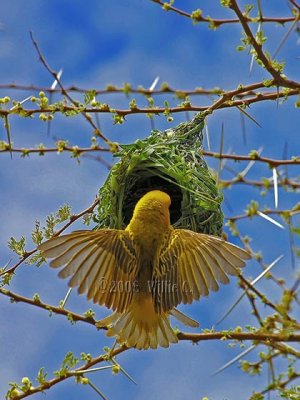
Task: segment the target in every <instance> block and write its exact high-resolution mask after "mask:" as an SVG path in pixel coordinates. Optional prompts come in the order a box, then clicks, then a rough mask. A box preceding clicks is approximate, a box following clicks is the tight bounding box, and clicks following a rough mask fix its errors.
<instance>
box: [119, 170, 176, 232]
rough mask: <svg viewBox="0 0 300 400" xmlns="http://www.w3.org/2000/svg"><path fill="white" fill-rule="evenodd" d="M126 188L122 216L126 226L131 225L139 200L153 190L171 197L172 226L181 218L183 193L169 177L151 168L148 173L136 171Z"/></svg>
mask: <svg viewBox="0 0 300 400" xmlns="http://www.w3.org/2000/svg"><path fill="white" fill-rule="evenodd" d="M158 174H159V176H158ZM164 177H165V178H164ZM124 187H125V188H126V191H125V193H124V199H123V209H122V214H123V222H124V223H125V225H128V224H129V222H130V220H131V217H132V214H133V210H134V207H135V205H136V203H137V202H138V200H139V199H140V198H141V197H142V196H143V195H144V194H146V193H147V192H150V191H151V190H161V191H163V192H165V193H167V194H168V195H169V196H170V197H171V207H170V219H171V224H172V225H174V224H175V222H177V221H178V220H179V219H180V218H181V215H182V213H181V202H182V197H183V196H182V191H181V189H180V187H179V186H178V185H177V184H176V183H175V181H174V179H172V178H171V177H170V176H169V175H165V174H163V173H162V172H161V171H159V170H157V169H155V168H152V169H151V168H149V169H148V170H147V172H146V171H145V170H143V169H136V170H134V171H132V173H131V175H130V176H129V177H128V178H127V180H126V181H125V183H124Z"/></svg>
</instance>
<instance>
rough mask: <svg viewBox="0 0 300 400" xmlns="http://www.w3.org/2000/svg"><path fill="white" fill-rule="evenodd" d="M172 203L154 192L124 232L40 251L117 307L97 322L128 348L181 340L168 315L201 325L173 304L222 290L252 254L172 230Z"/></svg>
mask: <svg viewBox="0 0 300 400" xmlns="http://www.w3.org/2000/svg"><path fill="white" fill-rule="evenodd" d="M170 204H171V199H170V196H169V195H168V194H166V193H164V192H161V191H159V190H153V191H150V192H148V193H146V194H145V195H144V196H143V197H142V198H141V199H140V200H139V201H138V202H137V204H136V206H135V209H134V212H133V216H132V219H131V221H130V223H129V225H128V226H127V227H126V229H125V230H116V229H102V230H98V231H76V232H73V233H71V234H67V235H63V236H61V237H55V238H52V239H50V240H48V241H46V242H45V243H42V244H41V245H40V246H39V250H40V251H41V253H42V255H43V256H44V257H46V258H52V259H53V260H52V261H51V263H50V265H51V267H53V268H58V267H63V268H62V269H61V271H60V272H59V276H60V277H62V278H66V277H71V279H70V281H69V286H71V287H78V293H80V294H82V293H86V295H87V298H88V299H89V300H93V301H94V303H98V304H100V305H102V304H104V305H106V307H108V308H111V309H112V310H114V312H113V314H111V315H110V316H108V317H106V318H104V319H103V320H101V321H99V322H98V323H97V324H96V325H97V327H104V326H107V327H108V330H107V335H108V336H117V340H118V342H120V343H125V344H126V345H127V346H129V347H136V348H137V349H148V348H149V347H150V348H152V349H155V348H157V347H158V346H162V347H168V346H169V344H170V343H176V342H177V341H178V338H177V336H176V335H175V333H174V331H173V329H172V327H171V325H170V322H169V316H170V315H172V316H174V317H175V318H177V319H178V320H179V321H180V322H182V323H183V324H185V325H188V326H192V327H197V326H199V324H198V322H197V321H194V320H192V319H191V318H189V317H187V316H186V315H184V314H182V313H181V312H179V311H178V310H176V308H175V307H176V306H177V305H178V304H180V303H185V304H186V303H191V302H192V301H194V300H197V299H199V298H200V297H201V296H207V295H208V294H209V291H210V290H215V291H216V290H218V289H219V285H218V282H220V283H228V276H227V274H230V275H238V274H239V268H240V267H243V266H244V265H245V261H244V260H245V259H248V258H249V257H250V256H249V254H248V253H247V252H245V250H243V249H241V248H239V247H237V246H235V245H233V244H231V243H228V242H225V241H224V240H222V239H220V238H218V237H214V236H209V235H205V234H200V233H196V232H192V231H189V230H186V229H174V228H173V227H172V226H171V225H170V213H169V207H170Z"/></svg>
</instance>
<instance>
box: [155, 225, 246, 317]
mask: <svg viewBox="0 0 300 400" xmlns="http://www.w3.org/2000/svg"><path fill="white" fill-rule="evenodd" d="M248 258H250V255H249V254H248V253H247V252H246V251H245V250H243V249H241V248H240V247H237V246H235V245H233V244H231V243H228V242H226V241H224V240H222V239H221V238H219V237H216V236H211V235H205V234H200V233H196V232H192V231H189V230H186V229H173V230H172V231H171V232H170V235H169V237H167V238H166V240H165V242H164V245H163V246H162V249H161V254H160V259H159V262H158V264H157V265H156V268H155V269H154V272H153V281H152V296H153V299H154V303H155V308H156V310H157V311H160V312H161V311H168V310H172V309H173V308H174V307H176V306H177V305H178V304H180V303H184V304H186V303H192V301H193V300H198V299H199V298H200V297H201V296H207V295H208V294H209V292H210V291H211V290H213V291H217V290H218V289H219V285H218V282H220V283H228V281H229V279H228V276H227V275H238V274H239V268H240V267H243V266H244V265H245V261H244V259H248Z"/></svg>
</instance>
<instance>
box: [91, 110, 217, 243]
mask: <svg viewBox="0 0 300 400" xmlns="http://www.w3.org/2000/svg"><path fill="white" fill-rule="evenodd" d="M203 127H204V116H203V115H202V114H197V115H196V116H195V117H194V118H193V119H192V120H191V121H190V122H185V123H181V124H180V125H178V126H177V127H175V128H172V129H168V130H166V131H158V130H154V131H152V132H151V134H150V135H149V136H148V137H146V138H145V139H143V140H137V141H136V142H135V143H133V144H126V145H121V146H120V148H121V151H120V152H119V153H118V154H117V155H116V156H118V157H120V160H119V161H118V162H117V163H116V164H115V165H114V167H113V168H112V169H111V171H110V173H109V175H108V177H107V179H106V182H105V183H104V185H103V186H102V188H101V189H100V191H99V198H100V203H99V207H98V210H97V212H96V215H94V218H95V220H96V222H97V224H98V225H97V228H105V227H106V228H116V229H121V228H124V227H125V226H126V225H127V224H128V223H129V221H130V219H131V217H132V213H133V209H134V206H135V204H136V203H137V201H138V200H139V199H140V198H141V197H142V196H143V195H144V194H145V193H146V192H148V191H150V190H154V189H159V190H162V191H165V192H166V193H168V194H169V195H170V197H171V201H172V204H171V208H170V215H171V223H172V225H173V226H175V227H176V228H187V229H191V230H193V231H195V232H202V233H208V234H212V235H219V236H220V235H221V234H222V226H223V213H222V211H221V202H222V200H223V196H222V194H221V193H220V192H219V191H218V189H217V186H216V182H215V180H214V179H213V177H212V175H211V174H210V172H209V170H208V168H207V165H206V163H205V161H204V159H203V157H202V155H201V146H202V139H203V135H202V130H203Z"/></svg>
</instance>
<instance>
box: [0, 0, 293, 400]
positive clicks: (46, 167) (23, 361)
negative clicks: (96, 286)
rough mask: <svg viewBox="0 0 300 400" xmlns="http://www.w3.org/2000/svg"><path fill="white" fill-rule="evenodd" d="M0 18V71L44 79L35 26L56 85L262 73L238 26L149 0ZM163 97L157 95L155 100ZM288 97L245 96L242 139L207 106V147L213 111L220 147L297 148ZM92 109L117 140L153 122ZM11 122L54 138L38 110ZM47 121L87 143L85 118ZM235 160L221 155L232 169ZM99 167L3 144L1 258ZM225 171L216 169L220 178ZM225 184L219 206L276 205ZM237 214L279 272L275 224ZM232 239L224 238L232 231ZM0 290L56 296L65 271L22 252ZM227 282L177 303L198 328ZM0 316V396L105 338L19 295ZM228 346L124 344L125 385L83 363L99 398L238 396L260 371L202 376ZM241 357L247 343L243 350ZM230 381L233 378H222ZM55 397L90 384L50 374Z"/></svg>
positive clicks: (121, 101) (50, 7)
mask: <svg viewBox="0 0 300 400" xmlns="http://www.w3.org/2000/svg"><path fill="white" fill-rule="evenodd" d="M176 5H177V6H178V7H183V6H184V8H185V9H186V10H188V11H191V10H193V9H195V8H198V7H199V4H198V2H197V1H193V0H188V1H177V2H176ZM201 7H202V8H203V10H204V11H205V13H206V14H209V15H211V16H215V17H219V16H221V15H225V16H231V13H230V11H227V10H226V12H225V14H224V10H223V9H222V8H221V7H220V6H219V2H217V1H213V2H211V1H203V2H201ZM262 7H263V10H265V14H266V15H267V14H268V15H280V14H283V15H288V14H289V9H288V6H287V2H286V1H283V0H282V1H281V0H273V1H272V2H271V5H270V2H268V1H262ZM221 13H223V14H221ZM0 23H1V24H2V30H1V31H0V49H1V51H0V83H1V84H4V83H18V84H37V85H43V86H49V85H51V83H52V78H51V76H50V75H49V73H48V72H47V71H46V70H45V69H44V67H43V66H42V65H41V63H40V62H39V60H38V56H37V54H36V51H35V49H34V47H33V44H32V42H31V40H30V37H29V31H32V32H33V33H34V35H35V38H36V39H37V41H38V42H39V45H40V47H41V49H42V51H43V54H44V55H45V57H46V59H47V61H48V62H49V63H50V64H51V66H52V67H53V68H54V69H56V70H59V69H60V68H63V70H64V72H63V76H62V81H63V83H64V85H66V86H68V85H71V84H74V85H77V86H82V87H86V88H103V87H105V86H106V85H107V84H110V83H111V84H115V85H122V84H123V83H125V82H130V83H131V84H132V86H138V85H143V86H144V87H149V86H150V85H151V83H152V82H153V80H154V79H155V77H157V76H159V77H160V83H161V82H164V81H167V82H168V83H169V84H170V86H172V87H176V88H178V89H180V88H182V89H192V88H194V87H196V86H203V87H205V88H211V87H215V86H219V87H222V88H224V89H233V88H235V87H237V86H238V84H239V83H241V82H242V83H243V84H247V83H251V82H257V81H259V80H261V79H264V78H267V77H268V75H266V74H265V73H264V72H262V71H261V70H259V69H258V67H256V66H254V69H253V71H252V73H251V74H249V63H250V58H249V56H248V55H247V54H246V53H237V52H236V51H235V47H236V45H238V44H239V41H240V37H241V32H240V27H239V26H238V25H234V26H228V27H222V28H220V29H218V30H217V31H212V30H208V29H207V28H206V27H205V26H204V25H201V24H200V25H197V26H193V25H192V23H191V22H190V21H189V20H188V19H185V18H182V17H179V16H178V15H175V14H172V13H166V12H163V11H162V10H161V9H160V7H159V6H157V5H155V4H153V3H151V2H150V1H146V0H127V1H125V0H114V1H111V0H102V1H98V0H89V1H87V2H86V3H85V4H83V3H82V2H81V1H79V0H75V1H67V0H60V1H58V0H52V1H51V2H44V1H42V0H27V1H26V3H22V5H21V3H20V2H19V1H17V0H10V1H3V4H2V5H1V16H0ZM288 27H289V25H287V26H286V28H283V27H277V28H275V29H273V30H272V35H271V37H270V40H269V42H268V43H267V46H268V48H269V50H270V52H271V53H273V52H274V51H275V50H276V48H277V46H278V43H279V42H280V40H281V38H282V37H283V36H284V33H285V32H286V29H287V28H288ZM270 28H271V27H270V26H267V27H266V29H265V30H266V33H269V32H271V29H270ZM297 39H298V37H297V36H296V35H291V36H290V37H289V39H288V40H287V42H286V44H285V46H284V47H283V49H282V50H281V52H280V53H279V58H280V59H281V58H285V59H286V60H287V67H286V73H287V74H288V75H289V77H290V78H291V79H297V73H298V71H299V57H298V58H297V56H298V55H299V47H298V48H297V47H296V45H297V44H296V43H297ZM297 50H298V52H297ZM7 93H8V91H7V90H5V91H4V90H1V92H0V96H1V97H2V96H4V95H6V94H7ZM9 94H10V95H11V96H12V97H13V98H14V99H18V100H22V99H23V98H25V97H26V96H27V95H28V94H27V93H26V92H22V91H11V92H9ZM29 94H32V93H29ZM100 100H101V101H109V102H111V104H112V105H115V106H116V107H117V106H120V107H121V106H127V105H128V99H126V98H125V97H124V98H123V97H122V96H110V97H104V96H103V97H102V98H101V99H100ZM137 100H138V101H139V102H140V103H139V104H140V105H145V104H146V102H145V99H143V98H137ZM163 100H164V98H161V99H160V100H158V102H159V101H161V102H162V101H163ZM169 100H170V103H172V102H175V103H176V101H174V100H173V99H172V97H169ZM294 100H295V99H294ZM294 100H288V101H286V102H285V103H283V104H282V105H279V106H278V107H277V105H276V104H275V103H273V102H270V103H264V104H256V105H253V106H252V107H251V109H250V112H251V114H252V115H253V116H254V117H255V118H256V120H257V121H258V122H259V123H260V125H261V126H262V127H261V128H258V127H257V126H256V125H255V124H253V123H252V122H251V121H249V120H246V132H247V144H246V145H245V144H244V142H243V139H242V132H241V124H240V115H239V113H238V112H237V111H236V110H223V111H219V112H217V113H215V114H214V115H213V116H211V117H210V118H209V119H208V126H209V132H210V141H211V147H212V149H214V150H217V149H218V148H219V141H220V132H221V125H222V123H223V124H224V137H225V140H224V143H225V144H224V149H225V150H226V151H233V152H236V153H238V154H248V152H249V151H250V150H251V149H258V148H260V147H261V146H263V155H265V156H270V157H274V158H281V157H282V152H283V147H284V145H285V143H288V155H287V156H288V157H291V156H293V155H297V151H299V111H297V110H296V109H295V107H294ZM194 102H195V103H196V104H200V105H208V104H210V102H211V100H210V99H209V98H200V97H199V98H198V99H195V100H194ZM184 119H185V115H184V114H182V115H176V116H175V118H174V122H173V123H172V124H169V123H167V122H166V121H165V119H164V118H163V117H156V118H155V127H156V128H158V129H165V128H167V127H171V126H175V125H176V124H177V123H179V122H181V121H183V120H184ZM100 122H101V129H102V130H103V132H104V133H105V134H106V136H108V137H109V138H111V140H113V141H118V142H120V143H127V142H132V141H133V140H135V139H137V138H141V137H145V136H146V135H148V134H149V133H150V129H151V128H150V123H149V120H148V119H147V118H146V117H145V116H128V117H127V122H126V123H125V124H124V125H122V126H120V125H113V121H112V118H111V116H101V118H100ZM11 125H12V126H11V129H12V140H13V142H14V144H15V145H16V146H18V147H22V146H25V145H29V144H30V145H32V146H34V145H36V144H38V143H40V142H43V143H44V144H46V145H51V143H53V140H52V138H51V137H50V138H49V137H47V133H46V132H47V127H46V125H45V124H42V123H41V122H40V121H39V120H38V118H35V119H34V120H29V121H28V120H21V119H18V118H13V119H12V120H11ZM51 133H52V135H53V136H55V137H66V138H68V140H70V142H71V143H72V144H78V145H82V146H85V145H89V144H90V127H89V126H88V125H87V124H86V122H85V121H84V120H83V119H82V118H74V119H71V118H70V119H66V118H64V119H62V118H56V119H55V121H54V123H53V124H52V130H51ZM5 138H6V136H5V131H4V129H3V128H1V129H0V139H1V140H2V139H4V140H5ZM204 145H206V143H204ZM207 162H208V164H209V166H210V167H216V165H217V163H216V162H215V161H213V160H211V159H208V160H207ZM228 165H231V164H230V163H228ZM246 165H247V164H241V165H236V164H235V165H232V166H233V167H234V168H235V169H236V170H242V169H243V168H244V167H245V166H246ZM106 174H107V170H106V169H105V168H104V167H103V166H102V165H101V164H99V163H97V162H95V161H92V160H88V159H82V161H81V163H80V165H77V163H76V161H75V160H74V159H71V158H70V157H69V155H68V154H63V155H60V156H57V155H56V154H54V155H47V156H45V157H37V156H35V155H32V156H30V158H26V159H21V158H19V157H18V156H17V155H14V157H13V160H12V161H11V160H10V157H9V155H8V154H4V155H3V154H2V155H1V156H0V187H1V196H0V205H1V207H0V221H1V229H0V245H1V253H0V265H4V264H5V263H6V262H7V261H8V260H9V259H10V258H12V257H14V256H13V255H12V254H11V252H10V251H9V249H8V248H7V246H6V243H7V240H8V239H9V238H10V237H11V236H16V237H20V236H21V235H26V236H27V237H28V238H30V232H31V230H32V229H33V227H34V223H35V220H36V219H39V220H41V221H42V222H44V221H45V218H46V216H47V215H48V214H49V213H51V212H55V211H56V210H57V209H58V207H59V206H60V205H61V204H63V203H68V204H70V205H71V206H72V209H73V211H74V212H79V211H81V210H82V209H84V208H85V207H87V206H88V205H90V204H91V203H92V201H93V199H94V198H95V195H96V193H97V191H98V189H99V187H100V186H101V185H102V183H103V181H104V179H105V177H106ZM297 175H298V176H299V168H298V167H291V168H290V176H297ZM230 176H231V175H230V174H229V173H228V172H225V174H224V178H228V177H230ZM261 176H266V177H270V176H271V171H270V170H269V169H268V167H267V166H265V165H262V164H257V165H255V166H254V167H253V168H252V169H251V171H250V172H249V175H248V177H249V178H252V179H257V178H258V179H259V178H260V177H261ZM225 195H226V199H227V200H228V201H229V203H230V205H231V207H232V209H233V211H232V210H229V209H228V208H227V207H226V205H224V213H225V215H227V216H229V215H233V214H239V213H241V212H243V210H244V209H245V207H246V205H247V204H248V203H249V201H250V199H252V198H254V199H257V200H259V202H260V204H261V205H262V206H266V207H268V208H274V199H273V195H272V193H269V194H267V195H266V196H265V197H260V196H259V191H258V190H253V189H249V188H247V187H245V186H236V187H234V188H232V189H231V190H230V191H227V192H226V194H225ZM296 201H297V194H292V193H291V194H287V193H285V192H283V191H280V193H279V206H280V208H287V207H290V206H291V205H293V204H295V203H296ZM295 222H296V219H295ZM298 223H299V218H298ZM78 226H79V224H77V227H78ZM239 226H240V228H241V232H242V233H243V234H246V233H248V234H249V235H251V236H252V237H253V241H252V245H253V248H254V249H255V250H257V251H258V250H262V251H263V253H264V255H265V260H266V262H271V261H273V260H274V259H275V258H276V257H278V256H279V255H280V254H284V255H285V258H284V259H283V261H281V262H280V263H279V264H278V266H276V267H275V268H277V270H276V271H277V274H278V276H282V275H284V276H286V277H287V279H290V278H291V277H292V276H293V274H294V271H293V270H292V268H291V262H290V257H289V247H288V244H289V242H288V232H287V230H280V229H278V228H276V227H274V226H273V225H271V224H269V223H268V222H266V221H264V220H259V219H258V218H256V219H253V220H252V221H251V222H247V223H245V222H241V223H240V225H239ZM230 239H231V240H233V241H236V239H235V238H230ZM29 242H30V239H29ZM236 243H238V242H237V241H236ZM274 243H276V246H274ZM29 247H30V245H29ZM13 260H15V259H13ZM246 271H247V272H246V275H247V276H256V275H257V274H258V273H259V268H258V267H257V265H256V264H255V262H252V263H249V264H248V267H247V270H246ZM260 287H261V288H263V290H265V291H266V293H268V294H270V295H271V294H272V296H273V298H275V299H276V296H278V293H277V292H276V289H275V287H274V286H272V285H271V283H270V282H269V281H267V282H263V283H261V284H260ZM11 289H12V290H13V291H16V292H18V293H22V294H23V295H25V296H30V297H31V296H33V294H34V293H37V292H38V293H39V294H40V296H41V298H42V300H44V301H47V302H49V303H51V304H57V303H58V302H59V300H60V299H62V298H63V297H64V296H65V293H66V290H67V285H66V282H65V281H60V280H58V278H57V276H56V273H55V271H53V270H50V269H49V268H48V267H47V265H44V266H43V267H42V268H40V269H37V268H35V267H33V266H25V265H24V266H22V267H21V268H20V269H19V270H18V272H17V275H16V277H15V278H14V280H13V283H12V285H11ZM239 293H240V292H239V289H237V288H236V284H235V282H232V284H230V285H228V286H226V287H222V290H221V291H220V292H219V293H215V294H213V295H211V296H210V297H209V298H205V299H203V300H202V301H201V302H200V303H196V304H193V305H192V306H190V307H185V308H184V310H185V311H186V312H187V313H188V314H189V315H191V316H192V317H194V318H197V319H198V320H199V321H200V323H201V327H202V328H210V327H211V326H212V325H213V324H214V323H215V322H216V321H217V320H218V318H219V317H220V316H221V315H222V313H223V312H224V311H225V310H226V309H227V308H228V307H229V306H230V305H231V304H232V302H233V301H234V300H235V299H236V298H237V297H238V295H239ZM68 307H69V308H70V309H72V310H74V311H77V312H84V311H85V310H87V309H88V308H90V307H91V304H89V303H87V302H86V300H85V299H84V298H83V297H78V296H77V295H76V294H75V293H72V295H71V298H70V300H69V303H68ZM92 308H93V309H94V310H95V311H96V313H97V317H99V318H100V317H102V316H104V315H107V312H106V310H104V309H100V308H99V307H92ZM249 310H250V309H249V306H248V304H247V303H246V302H245V301H243V302H242V303H241V304H240V305H239V306H238V308H237V309H236V310H235V311H234V312H233V313H232V315H231V316H230V317H229V318H228V319H227V320H226V321H225V322H224V323H223V325H222V327H223V328H224V329H226V328H229V327H233V326H235V325H246V324H249V323H250V324H251V323H254V319H251V318H252V317H251V316H250V317H249ZM0 326H1V328H0V343H1V344H2V345H1V347H0V354H1V360H2V362H1V365H0V396H1V395H2V396H3V395H4V393H5V392H6V390H7V383H8V382H9V381H15V380H16V381H20V379H21V378H22V377H23V376H29V377H30V378H31V379H34V377H35V376H36V374H37V371H38V369H39V368H40V367H42V366H44V367H45V369H46V371H48V374H49V376H51V372H52V371H53V370H55V369H58V368H59V364H60V362H61V360H62V359H63V358H64V355H65V354H66V352H68V351H73V352H74V353H75V354H77V355H78V354H80V352H82V351H84V352H90V353H92V355H94V356H96V355H97V354H99V353H101V352H102V348H103V346H105V345H108V344H111V343H112V342H111V341H110V340H109V339H107V338H105V336H104V335H103V333H102V332H97V331H96V330H95V329H94V328H93V327H91V326H86V325H84V324H80V323H78V324H77V325H76V326H71V325H70V324H69V323H68V322H67V321H66V320H65V319H64V318H62V317H59V316H53V317H52V318H51V319H50V318H49V317H48V315H47V313H45V312H44V311H43V310H38V309H32V308H31V307H29V306H26V305H23V304H13V305H11V304H10V302H9V300H8V299H6V298H3V297H1V299H0ZM239 351H240V349H239V348H234V349H229V348H228V346H227V345H226V344H225V343H223V342H222V343H216V342H211V343H210V342H207V343H201V344H200V345H198V346H192V345H191V344H190V343H180V344H178V345H176V346H172V347H171V348H170V349H168V350H157V351H147V352H139V351H128V352H127V353H125V354H123V355H121V356H120V358H119V362H120V363H121V365H122V366H124V368H125V369H127V370H128V372H130V373H131V374H132V375H133V377H134V379H135V380H136V381H137V382H138V385H137V386H135V385H133V384H132V383H131V382H129V381H128V380H127V379H126V378H125V377H123V376H122V375H121V374H120V375H118V376H112V374H111V372H109V371H105V372H98V373H97V374H94V375H92V376H91V380H92V381H93V383H94V384H96V385H97V386H98V387H99V388H100V389H101V390H102V391H103V392H104V393H105V394H106V396H107V397H108V398H109V399H116V400H117V399H124V398H130V399H139V398H141V396H143V398H144V399H147V400H152V399H164V398H173V399H174V400H176V399H181V398H183V396H185V397H187V398H190V399H199V398H200V399H201V398H202V397H203V396H208V397H209V398H210V399H213V400H214V399H216V400H217V399H237V398H242V397H241V396H244V395H245V393H246V394H250V393H251V392H252V390H253V389H258V388H259V387H260V386H261V385H262V384H263V383H264V382H265V375H264V374H263V376H262V377H259V378H253V377H251V378H247V377H246V376H244V375H243V374H242V373H241V372H240V371H239V369H238V368H237V366H233V367H231V368H230V369H228V370H226V371H225V372H224V373H222V374H221V375H218V376H215V377H212V376H211V375H212V373H213V372H214V371H215V370H216V369H217V368H219V367H220V366H221V365H222V364H224V363H225V362H227V361H228V360H230V359H231V358H232V357H233V356H235V355H236V354H238V353H239ZM252 357H253V356H252V355H249V358H250V359H251V358H252ZM233 381H235V382H238V384H235V385H233V384H232V383H233ZM63 396H65V397H66V396H68V398H72V399H73V400H76V399H80V398H82V396H86V397H87V398H89V399H96V398H97V395H96V393H94V392H93V391H92V389H91V388H88V387H83V386H81V385H76V383H75V382H73V381H72V380H68V381H66V382H64V383H61V384H60V385H57V386H56V387H55V388H54V389H53V390H51V391H49V392H48V393H47V399H49V400H54V399H59V398H63ZM36 398H39V397H38V396H36Z"/></svg>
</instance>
